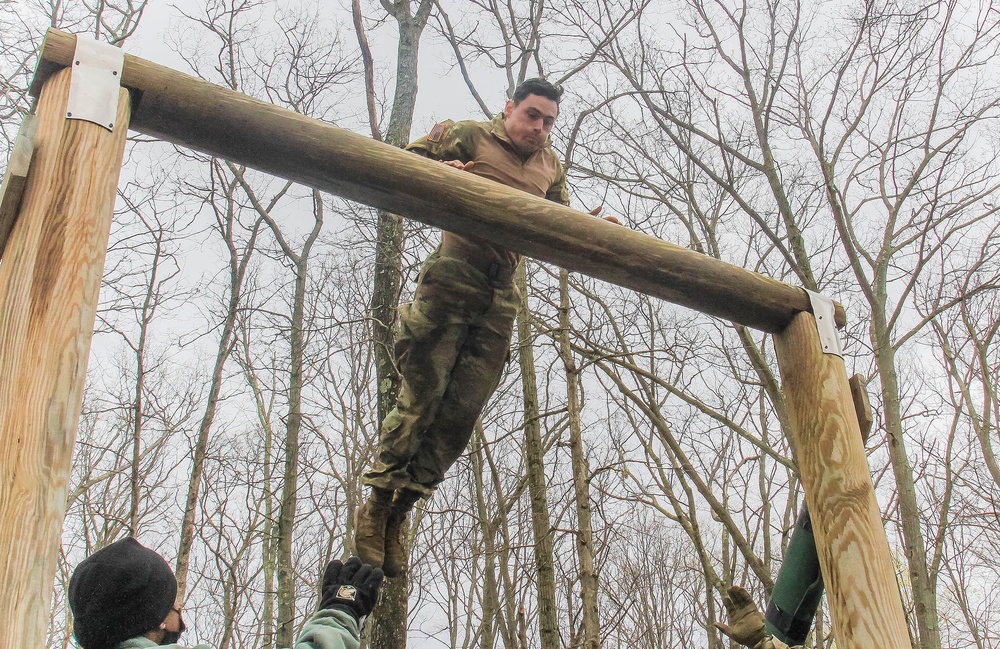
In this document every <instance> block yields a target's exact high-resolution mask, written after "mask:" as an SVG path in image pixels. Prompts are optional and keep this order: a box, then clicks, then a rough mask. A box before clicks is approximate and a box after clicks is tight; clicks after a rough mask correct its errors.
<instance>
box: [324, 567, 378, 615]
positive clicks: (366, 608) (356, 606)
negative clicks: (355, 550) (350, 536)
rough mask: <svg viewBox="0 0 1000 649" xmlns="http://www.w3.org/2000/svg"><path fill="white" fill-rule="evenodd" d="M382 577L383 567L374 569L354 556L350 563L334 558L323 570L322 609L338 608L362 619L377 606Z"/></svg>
mask: <svg viewBox="0 0 1000 649" xmlns="http://www.w3.org/2000/svg"><path fill="white" fill-rule="evenodd" d="M382 579H384V575H383V574H382V569H381V568H372V567H371V566H370V565H368V564H367V563H362V562H361V559H359V558H357V557H351V558H350V559H348V560H347V563H341V562H340V560H339V559H334V560H333V561H331V562H330V564H329V565H328V566H327V567H326V572H325V573H323V597H322V599H320V601H319V608H320V609H321V610H322V609H324V608H339V609H340V610H342V611H347V612H348V613H350V614H351V615H353V616H354V618H355V619H356V620H358V621H359V622H360V621H361V618H363V617H364V616H366V615H368V614H369V613H371V612H372V609H373V608H375V602H377V601H378V589H379V586H381V585H382Z"/></svg>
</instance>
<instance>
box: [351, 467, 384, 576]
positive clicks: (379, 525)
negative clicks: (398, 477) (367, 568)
mask: <svg viewBox="0 0 1000 649" xmlns="http://www.w3.org/2000/svg"><path fill="white" fill-rule="evenodd" d="M392 494H393V492H392V490H391V489H379V488H378V487H372V492H371V495H370V496H368V500H367V501H366V502H365V504H363V505H361V507H359V508H358V513H357V516H356V518H355V522H354V550H355V552H357V554H358V557H360V558H361V560H362V561H364V562H365V563H367V564H370V565H371V566H372V567H374V568H381V567H382V563H383V561H384V560H385V527H386V523H387V522H388V520H389V513H390V512H391V511H392Z"/></svg>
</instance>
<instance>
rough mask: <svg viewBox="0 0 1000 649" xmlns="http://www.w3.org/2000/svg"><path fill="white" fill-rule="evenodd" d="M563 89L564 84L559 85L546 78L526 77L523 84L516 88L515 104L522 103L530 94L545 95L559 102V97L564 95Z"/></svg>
mask: <svg viewBox="0 0 1000 649" xmlns="http://www.w3.org/2000/svg"><path fill="white" fill-rule="evenodd" d="M562 94H563V89H562V86H557V85H555V84H553V83H549V82H548V81H546V80H545V79H541V78H537V77H536V78H534V79H525V80H524V81H522V82H521V84H520V85H519V86H518V87H517V88H515V89H514V96H513V97H512V99H513V100H514V105H515V106H516V105H517V104H520V103H521V102H522V101H524V99H525V97H527V96H528V95H538V96H540V97H545V98H546V99H551V100H552V101H554V102H556V105H558V104H559V99H560V98H561V97H562Z"/></svg>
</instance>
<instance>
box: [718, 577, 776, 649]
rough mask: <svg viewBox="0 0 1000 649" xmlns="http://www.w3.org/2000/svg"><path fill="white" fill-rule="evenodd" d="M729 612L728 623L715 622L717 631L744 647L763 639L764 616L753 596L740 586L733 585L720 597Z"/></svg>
mask: <svg viewBox="0 0 1000 649" xmlns="http://www.w3.org/2000/svg"><path fill="white" fill-rule="evenodd" d="M722 602H723V604H725V605H726V612H727V613H728V614H729V624H728V625H727V624H723V623H721V622H716V623H715V626H716V628H717V629H719V631H722V632H723V633H725V634H726V635H727V636H729V638H730V639H731V640H732V641H733V642H736V643H738V644H741V645H743V646H744V647H755V646H757V644H758V643H759V642H760V641H761V640H763V639H764V635H765V634H764V616H763V615H761V612H760V609H758V608H757V605H756V604H754V601H753V597H751V596H750V593H748V592H747V591H746V589H745V588H743V587H742V586H733V587H731V588H729V590H728V591H726V594H725V595H724V596H723V598H722Z"/></svg>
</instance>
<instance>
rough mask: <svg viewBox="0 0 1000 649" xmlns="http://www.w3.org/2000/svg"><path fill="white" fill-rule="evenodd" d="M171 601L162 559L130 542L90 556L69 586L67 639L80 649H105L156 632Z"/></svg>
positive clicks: (172, 587) (171, 584)
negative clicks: (70, 630)
mask: <svg viewBox="0 0 1000 649" xmlns="http://www.w3.org/2000/svg"><path fill="white" fill-rule="evenodd" d="M176 596H177V579H175V578H174V573H173V571H172V570H171V569H170V566H168V565H167V562H166V561H164V560H163V557H161V556H160V555H158V554H157V553H156V552H153V551H152V550H150V549H149V548H144V547H143V546H141V545H140V544H139V542H138V541H136V540H135V539H133V538H127V539H122V540H121V541H116V542H115V543H112V544H111V545H109V546H107V547H106V548H104V549H102V550H98V551H97V552H95V553H94V554H92V555H90V556H89V557H87V558H86V559H84V560H83V561H82V562H80V565H78V566H77V567H76V570H75V571H73V576H72V577H71V578H70V580H69V607H70V609H72V611H73V617H74V623H73V635H75V636H76V639H77V641H78V642H79V643H80V646H81V647H82V648H83V649H108V648H110V647H113V646H115V645H116V644H118V643H119V642H123V641H125V640H128V639H129V638H134V637H136V636H139V635H142V634H144V633H146V632H147V631H151V630H153V629H155V628H157V627H158V626H159V625H160V623H161V622H163V620H164V619H165V618H166V617H167V614H168V613H170V609H172V608H173V606H174V598H175V597H176Z"/></svg>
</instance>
